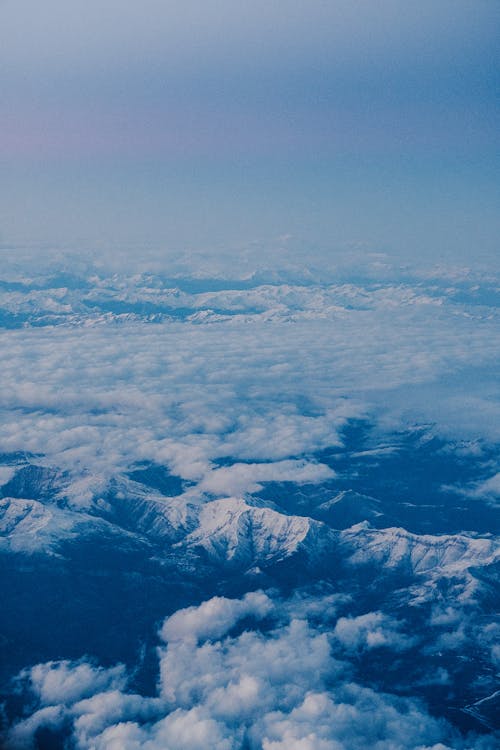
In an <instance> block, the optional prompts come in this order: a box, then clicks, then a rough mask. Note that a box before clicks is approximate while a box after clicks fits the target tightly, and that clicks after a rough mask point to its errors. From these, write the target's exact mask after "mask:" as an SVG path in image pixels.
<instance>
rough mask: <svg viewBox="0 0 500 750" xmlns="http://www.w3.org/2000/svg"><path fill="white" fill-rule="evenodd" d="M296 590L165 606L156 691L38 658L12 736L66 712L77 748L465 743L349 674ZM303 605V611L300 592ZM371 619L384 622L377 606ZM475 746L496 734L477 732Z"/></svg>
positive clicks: (416, 747) (379, 747)
mask: <svg viewBox="0 0 500 750" xmlns="http://www.w3.org/2000/svg"><path fill="white" fill-rule="evenodd" d="M296 602H297V599H296V598H295V599H291V600H289V601H288V602H286V603H283V602H280V601H279V600H275V602H274V604H271V601H270V599H269V598H268V597H267V596H266V595H265V594H263V593H262V592H254V593H252V594H248V595H246V596H245V597H244V598H242V599H225V598H223V597H216V598H214V599H211V600H208V601H206V602H203V603H202V604H201V605H199V607H189V608H187V609H185V610H180V611H178V612H176V613H175V614H174V615H172V616H170V617H169V618H167V619H166V620H165V622H164V624H163V627H162V630H161V637H162V639H163V640H165V641H166V643H165V644H164V645H162V646H160V647H159V649H158V658H159V667H160V679H159V685H158V694H157V696H155V697H143V696H139V695H134V694H131V693H127V692H125V689H126V688H125V683H124V679H125V673H124V670H123V667H114V668H112V669H109V670H104V669H102V668H96V667H95V666H93V665H88V664H85V662H83V661H81V662H78V663H75V664H71V663H68V662H60V663H58V664H57V663H50V664H46V665H36V666H35V667H33V668H32V669H31V670H30V671H25V672H24V673H23V675H22V681H24V682H25V683H26V682H27V683H28V686H29V689H30V691H31V693H32V694H33V695H35V696H36V697H37V702H38V705H39V708H38V709H37V710H35V711H34V713H33V714H32V715H31V716H29V717H28V718H26V719H24V720H21V721H19V722H18V723H17V724H16V725H15V726H13V727H12V728H11V730H10V733H9V735H8V738H7V739H8V741H7V747H9V748H16V750H17V748H21V747H22V748H30V747H32V745H31V744H30V743H31V742H32V740H33V737H34V732H35V731H36V730H37V728H39V727H42V726H51V727H53V728H54V727H57V726H63V724H64V725H65V726H68V727H69V728H70V731H71V738H72V743H73V746H74V747H75V748H77V750H91V748H92V750H114V749H115V748H118V747H119V748H120V750H160V748H161V750H205V749H206V748H207V747H210V748H217V749H218V750H242V748H243V747H248V748H251V750H257V749H260V748H262V750H264V749H265V750H285V748H286V750H288V749H289V748H297V749H298V750H309V749H311V750H319V749H321V750H323V748H324V749H325V750H361V749H362V748H366V747H367V746H368V747H370V748H374V750H386V749H387V748H389V747H390V748H394V750H424V748H426V750H429V749H430V748H438V747H446V748H455V749H456V750H458V749H459V748H460V749H461V750H465V748H466V747H470V745H468V744H467V742H463V741H462V740H461V739H460V737H459V736H458V735H456V734H454V732H453V730H452V729H451V727H450V726H449V725H447V724H446V723H445V722H443V721H438V720H436V719H434V718H432V717H431V716H430V715H429V714H428V713H427V712H426V710H425V707H424V706H423V705H422V704H420V703H418V702H416V701H414V700H412V699H408V698H398V697H396V696H393V695H389V694H386V693H380V692H379V693H376V692H375V691H373V690H372V689H370V688H367V687H363V686H362V685H359V684H357V683H355V682H353V681H352V679H351V678H350V672H349V667H348V665H347V664H345V663H343V662H339V661H337V660H336V659H335V658H334V657H333V655H332V652H331V649H330V642H329V635H328V628H325V627H323V626H321V625H320V624H319V623H318V622H316V624H313V622H312V621H308V620H307V619H297V618H296V617H294V611H293V610H294V607H295V603H296ZM297 604H298V605H299V603H298V602H297ZM298 609H299V611H300V615H301V616H303V614H304V607H303V602H302V604H300V605H299V606H298ZM297 614H299V612H297ZM372 614H376V613H372ZM268 615H271V616H272V617H274V618H275V619H276V618H278V620H280V621H281V624H280V625H279V626H278V627H276V626H274V627H269V623H268V624H267V625H266V627H265V628H264V629H258V628H254V627H250V624H249V622H248V621H247V620H246V619H245V624H246V626H247V627H248V628H249V629H245V630H243V632H241V633H239V634H236V635H230V634H229V633H230V631H231V630H232V628H233V627H234V625H235V624H236V623H237V622H238V621H239V620H241V618H247V617H248V616H251V617H253V618H254V622H256V620H255V618H256V619H257V621H258V620H259V619H260V618H262V617H266V616H268ZM313 619H314V618H313ZM357 619H358V621H360V620H361V618H357ZM371 619H372V620H373V621H375V620H376V627H380V622H381V620H380V618H377V617H375V618H374V617H372V618H371ZM365 622H368V621H367V620H365ZM358 625H360V623H359V622H358ZM387 627H388V626H387V624H386V629H387ZM360 629H361V628H358V630H360ZM372 629H373V628H372ZM393 630H395V628H394V627H393ZM340 631H342V628H341V629H340ZM335 637H336V636H335ZM356 638H357V639H358V640H359V636H356ZM351 640H352V639H351ZM78 685H80V687H78ZM472 741H474V740H472ZM440 743H441V744H440ZM443 743H446V744H443ZM474 747H475V748H477V750H479V749H480V748H483V749H484V750H488V749H491V748H493V745H492V744H491V743H489V741H488V738H483V739H481V740H480V739H477V743H476V744H475V745H474Z"/></svg>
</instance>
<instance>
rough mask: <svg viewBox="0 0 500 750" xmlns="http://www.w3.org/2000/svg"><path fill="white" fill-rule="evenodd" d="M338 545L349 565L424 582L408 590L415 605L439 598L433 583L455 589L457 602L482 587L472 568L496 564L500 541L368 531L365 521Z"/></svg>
mask: <svg viewBox="0 0 500 750" xmlns="http://www.w3.org/2000/svg"><path fill="white" fill-rule="evenodd" d="M341 537H342V545H343V546H344V548H345V550H346V551H348V550H349V552H348V561H349V563H350V564H351V565H353V566H370V567H371V568H374V567H375V568H380V569H385V570H387V571H391V570H392V571H396V570H397V571H400V572H401V573H405V574H409V575H410V576H415V577H416V578H417V580H418V581H420V582H422V581H423V584H424V585H423V587H422V583H419V584H417V585H416V587H415V588H413V589H412V595H413V597H414V599H415V601H418V600H421V599H426V598H429V597H433V596H436V595H438V594H439V589H438V588H436V582H437V580H438V579H442V580H446V581H448V582H449V583H450V584H452V585H453V586H454V587H455V593H456V595H457V596H458V597H460V598H461V599H462V600H467V599H470V598H471V597H472V596H473V595H474V593H476V592H477V590H478V588H480V586H481V584H480V582H479V581H478V580H477V579H476V577H475V576H474V574H473V572H471V569H473V568H479V567H486V566H489V565H492V564H494V563H495V562H498V561H499V560H500V541H499V540H498V539H496V538H493V537H485V536H478V535H465V534H451V535H446V534H443V535H439V536H432V535H430V534H412V533H410V532H408V531H406V530H405V529H398V528H389V529H373V528H370V526H369V525H368V524H367V523H362V524H358V525H357V526H353V527H351V528H350V529H348V530H346V531H344V532H341Z"/></svg>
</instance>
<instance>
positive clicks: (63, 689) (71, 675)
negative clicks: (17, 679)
mask: <svg viewBox="0 0 500 750" xmlns="http://www.w3.org/2000/svg"><path fill="white" fill-rule="evenodd" d="M20 676H21V679H28V680H29V682H30V684H31V689H32V690H33V692H34V693H35V694H36V695H37V696H38V698H39V700H40V703H41V704H42V705H45V706H47V705H51V704H54V703H73V702H75V701H77V700H80V699H81V698H86V697H88V696H90V695H93V694H94V693H96V692H98V691H105V690H109V689H110V688H114V689H123V688H124V687H125V684H126V681H127V678H126V673H125V668H124V667H123V666H121V665H119V666H116V667H112V668H111V669H103V668H102V667H96V666H93V665H91V664H88V663H87V662H85V661H82V662H81V663H77V664H75V663H71V662H69V661H58V662H54V661H50V662H46V663H45V664H37V665H36V666H34V667H32V668H31V669H30V670H27V671H24V672H22V673H21V675H20Z"/></svg>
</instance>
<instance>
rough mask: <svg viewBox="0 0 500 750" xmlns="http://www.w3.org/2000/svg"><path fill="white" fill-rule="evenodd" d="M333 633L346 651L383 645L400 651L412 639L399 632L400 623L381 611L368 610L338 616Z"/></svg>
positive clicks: (412, 641)
mask: <svg viewBox="0 0 500 750" xmlns="http://www.w3.org/2000/svg"><path fill="white" fill-rule="evenodd" d="M333 634H334V636H335V638H336V639H337V641H338V642H339V643H340V644H341V645H342V646H343V647H344V648H345V649H347V650H348V651H363V650H365V649H366V650H369V649H372V648H380V647H381V646H385V647H387V648H390V649H392V650H393V651H402V650H404V649H406V648H409V647H410V646H411V645H413V643H414V640H413V639H412V638H409V637H408V636H406V635H404V634H403V633H401V624H400V623H399V622H397V620H394V618H392V617H389V616H388V615H384V614H383V613H382V612H368V613H367V614H365V615H359V616H358V617H340V618H339V619H338V620H337V624H336V625H335V630H334V631H333Z"/></svg>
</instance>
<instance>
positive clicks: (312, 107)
mask: <svg viewBox="0 0 500 750" xmlns="http://www.w3.org/2000/svg"><path fill="white" fill-rule="evenodd" d="M499 26H500V6H499V5H498V3H497V2H494V1H493V0H475V1H474V2H473V1H472V0H470V1H464V0H454V1H453V2H452V1H451V0H440V2H438V3H436V2H435V1H431V0H423V1H422V2H419V3H418V4H417V3H407V2H403V1H402V0H382V1H381V2H377V3H374V2H365V1H353V0H349V2H348V1H347V0H332V1H331V2H321V1H320V0H308V2H303V1H300V0H283V1H282V2H280V3H277V2H271V1H270V0H268V1H267V2H263V1H262V0H254V2H251V3H250V2H238V3H234V2H229V1H228V0H218V2H214V1H213V0H208V1H206V2H194V1H193V0H184V1H183V2H182V3H180V2H167V1H163V2H161V1H160V0H143V2H141V3H140V4H139V3H133V2H129V3H118V2H117V0H99V1H97V0H87V1H86V2H83V0H73V2H71V3H67V2H63V0H48V1H47V2H44V3H39V2H35V1H34V0H25V1H23V2H20V1H19V0H2V1H1V2H0V28H1V32H0V34H1V43H0V92H1V94H0V243H1V244H2V245H3V246H4V247H12V246H16V245H24V246H29V247H32V248H33V249H34V250H35V249H39V250H40V252H43V251H44V250H45V249H47V248H48V247H52V246H57V247H64V248H70V249H77V250H83V249H91V250H95V249H105V248H114V249H116V248H132V250H133V252H138V253H139V251H141V250H142V249H143V248H146V247H147V248H154V249H157V250H159V251H160V252H162V251H167V250H169V251H172V252H177V251H179V250H186V249H190V248H192V249H194V250H206V249H208V250H217V249H224V250H226V251H227V250H228V249H229V250H230V249H231V248H233V249H234V252H235V253H237V252H238V248H241V247H244V246H248V245H251V244H252V243H257V244H260V245H261V246H263V247H266V246H267V245H268V244H269V243H272V242H273V240H274V239H275V238H277V237H284V236H286V237H291V238H293V241H297V242H299V243H305V244H304V247H306V248H307V247H316V248H319V250H320V251H321V252H324V253H327V254H328V253H334V252H335V251H337V250H342V251H345V250H346V249H347V250H348V249H349V248H351V247H355V248H360V247H361V248H367V249H368V250H369V251H370V252H372V251H376V252H386V253H389V254H392V255H395V256H397V257H405V258H415V257H424V258H430V259H436V258H438V259H449V258H453V259H459V260H460V261H467V262H472V261H475V260H476V259H483V258H489V259H491V258H492V257H494V253H495V251H496V237H497V236H498V219H497V213H498V212H497V204H498V198H499V196H498V153H499V149H498V145H499V144H498V132H499V129H498V124H499V122H498V121H499V108H498V77H499V74H498V71H499V70H500V67H499V64H498V63H499V59H498V58H499V47H498V41H497V40H498V38H499Z"/></svg>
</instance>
